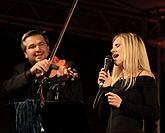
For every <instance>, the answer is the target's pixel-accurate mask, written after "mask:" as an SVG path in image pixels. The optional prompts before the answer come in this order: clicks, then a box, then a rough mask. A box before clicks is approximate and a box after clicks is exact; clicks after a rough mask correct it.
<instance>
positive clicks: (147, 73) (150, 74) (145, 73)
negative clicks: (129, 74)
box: [139, 70, 154, 77]
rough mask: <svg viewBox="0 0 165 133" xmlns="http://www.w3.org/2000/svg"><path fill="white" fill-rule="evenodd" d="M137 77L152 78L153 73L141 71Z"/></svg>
mask: <svg viewBox="0 0 165 133" xmlns="http://www.w3.org/2000/svg"><path fill="white" fill-rule="evenodd" d="M139 76H150V77H154V75H153V73H152V72H150V71H146V70H143V71H142V72H141V73H140V74H139Z"/></svg>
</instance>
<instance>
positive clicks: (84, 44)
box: [0, 0, 165, 133]
mask: <svg viewBox="0 0 165 133" xmlns="http://www.w3.org/2000/svg"><path fill="white" fill-rule="evenodd" d="M0 5H1V8H0V38H1V39H0V47H1V48H0V57H1V67H0V68H1V69H0V74H1V77H0V82H2V81H3V80H4V79H7V78H8V77H9V76H10V73H11V71H12V67H13V65H15V64H17V63H19V62H21V61H23V60H24V55H23V53H22V51H21V47H20V40H21V37H22V34H23V33H25V32H26V31H28V30H31V29H37V28H40V29H43V30H46V31H47V35H48V37H49V39H50V42H51V46H50V47H51V48H53V47H54V45H55V44H56V41H57V39H58V37H59V34H60V31H61V30H62V27H63V25H64V22H65V19H66V16H67V13H68V11H69V9H70V7H71V2H68V1H65V0H62V1H61V0H60V1H58V0H56V1H53V0H40V1H38V0H27V1H21V0H6V1H5V2H3V3H1V4H0ZM163 5H165V2H164V1H152V2H151V1H140V0H131V1H130V2H129V1H128V0H127V1H124V0H120V1H117V2H116V1H115V0H103V1H99V0H93V1H90V2H89V1H86V0H81V1H79V3H78V6H77V8H76V10H75V12H74V14H73V16H72V18H71V21H70V23H69V26H68V27H67V30H66V32H65V34H64V36H63V38H62V41H61V43H60V46H59V48H58V51H57V56H58V55H59V56H60V57H62V58H64V59H66V60H73V61H74V62H75V63H76V64H77V65H78V71H79V75H80V77H81V79H82V82H83V88H84V98H85V102H86V107H87V117H88V120H89V123H90V126H91V129H92V132H93V133H102V132H103V127H102V123H101V122H100V121H99V120H98V116H97V114H96V112H95V111H94V109H93V108H92V104H93V101H94V98H95V96H96V93H97V91H98V85H97V76H98V72H99V71H100V69H101V67H103V63H104V58H105V56H106V55H107V54H110V49H111V45H112V43H111V41H112V40H111V39H112V37H113V36H114V35H115V34H118V33H120V32H135V33H137V34H139V35H140V36H141V37H142V38H143V40H144V41H145V43H146V47H147V52H148V56H149V60H150V63H151V68H152V70H153V72H154V73H155V75H156V78H157V81H158V92H159V98H160V105H161V112H160V113H161V119H160V124H158V125H160V127H161V128H160V129H161V130H160V129H158V132H162V133H163V132H165V131H164V128H163V126H162V123H163V122H164V114H163V113H162V112H163V111H164V110H163V105H164V103H163V100H164V99H163V98H164V95H165V93H164V84H163V79H164V74H165V41H164V40H165V37H164V35H165V22H164V18H165V13H164V10H163V9H164V6H163Z"/></svg>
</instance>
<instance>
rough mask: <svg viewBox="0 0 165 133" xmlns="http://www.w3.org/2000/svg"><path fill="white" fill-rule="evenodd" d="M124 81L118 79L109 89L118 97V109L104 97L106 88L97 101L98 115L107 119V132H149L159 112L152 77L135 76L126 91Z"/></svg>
mask: <svg viewBox="0 0 165 133" xmlns="http://www.w3.org/2000/svg"><path fill="white" fill-rule="evenodd" d="M123 81H124V80H119V81H118V82H116V83H115V85H114V86H113V87H112V88H108V90H109V91H112V92H113V93H116V94H117V95H119V96H120V97H121V99H122V102H121V105H120V107H119V108H115V107H112V106H110V105H109V104H108V100H107V98H106V97H105V96H104V94H105V93H106V92H107V91H105V92H104V93H103V94H102V96H101V99H100V101H99V104H98V108H97V109H98V113H99V116H100V118H102V119H104V120H105V121H106V120H107V129H106V133H144V132H145V133H152V132H153V130H155V129H156V124H155V122H156V121H157V120H158V119H159V115H160V114H159V104H158V95H157V94H158V93H157V91H158V90H157V87H156V83H155V79H154V78H152V77H150V76H138V77H137V79H136V83H135V85H134V87H132V88H129V89H128V90H124V88H122V86H123ZM107 116H109V117H108V119H107ZM143 125H146V126H143Z"/></svg>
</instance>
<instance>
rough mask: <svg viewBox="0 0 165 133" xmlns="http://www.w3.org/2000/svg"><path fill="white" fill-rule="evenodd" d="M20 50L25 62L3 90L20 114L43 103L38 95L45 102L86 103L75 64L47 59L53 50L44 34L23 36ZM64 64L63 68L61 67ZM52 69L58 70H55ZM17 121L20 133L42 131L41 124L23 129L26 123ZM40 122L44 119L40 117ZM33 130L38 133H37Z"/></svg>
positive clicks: (36, 32) (7, 81) (36, 31)
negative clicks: (39, 102)
mask: <svg viewBox="0 0 165 133" xmlns="http://www.w3.org/2000/svg"><path fill="white" fill-rule="evenodd" d="M21 47H22V50H23V52H24V55H25V58H26V62H25V63H21V64H18V65H16V66H15V67H14V71H13V75H12V77H11V78H10V79H8V80H6V81H4V83H3V90H4V91H5V93H7V94H9V96H10V99H11V102H14V103H15V108H16V112H17V113H18V112H21V111H20V110H19V109H20V108H23V109H24V111H25V110H26V111H27V112H28V110H29V108H34V106H31V105H32V104H33V105H35V106H37V107H38V104H36V103H38V101H40V100H41V97H40V96H41V95H39V94H41V93H42V94H43V95H42V96H43V98H44V100H45V101H46V100H48V101H65V100H66V101H80V102H83V89H82V84H81V81H80V78H79V77H78V73H77V71H76V69H75V68H73V69H72V66H70V64H73V63H67V62H66V61H65V60H64V61H63V60H60V59H59V58H57V57H55V58H54V59H53V60H49V59H48V57H49V54H50V49H49V40H48V37H47V36H46V34H45V32H43V31H40V30H31V31H28V32H26V33H25V34H24V35H23V36H22V40H21ZM61 61H62V64H60V62H61ZM52 63H54V64H52ZM53 66H55V69H54V67H53ZM51 70H52V71H51ZM53 71H55V75H54V76H51V75H49V74H51V73H53ZM45 77H46V80H44V83H43V82H42V81H43V79H44V78H45ZM41 85H42V86H41ZM40 87H41V88H40ZM36 101H37V102H36ZM20 102H21V104H20ZM25 107H26V108H25ZM34 112H37V110H35V109H34ZM16 115H18V114H16ZM17 117H18V116H16V120H17V125H16V127H17V132H18V133H19V132H21V130H23V129H22V128H25V130H27V129H29V130H31V129H30V128H29V127H30V126H33V127H34V126H36V127H37V126H38V127H39V128H32V130H33V131H32V130H31V131H30V132H31V133H33V132H36V133H39V132H40V131H41V130H43V127H42V122H41V121H37V122H36V121H35V122H34V123H35V124H36V123H38V124H36V125H34V124H33V125H28V124H26V125H24V126H25V127H21V126H20V125H21V124H23V123H19V119H20V118H17ZM25 117H27V116H25ZM37 118H39V119H41V118H40V116H39V115H38V116H37ZM37 118H36V119H35V120H37ZM22 119H23V118H22ZM29 119H30V118H29ZM26 121H27V120H26ZM27 126H28V127H27ZM34 129H36V130H37V131H34ZM38 130H40V131H38ZM24 133H26V132H24Z"/></svg>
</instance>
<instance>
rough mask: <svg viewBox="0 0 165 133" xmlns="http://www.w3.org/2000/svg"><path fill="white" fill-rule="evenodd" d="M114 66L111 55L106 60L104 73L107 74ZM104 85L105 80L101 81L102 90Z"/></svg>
mask: <svg viewBox="0 0 165 133" xmlns="http://www.w3.org/2000/svg"><path fill="white" fill-rule="evenodd" d="M111 64H112V57H111V56H110V55H107V56H106V57H105V59H104V71H105V72H107V71H108V69H109V67H110V66H111ZM103 84H104V80H100V81H99V87H100V88H101V87H102V86H103Z"/></svg>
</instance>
